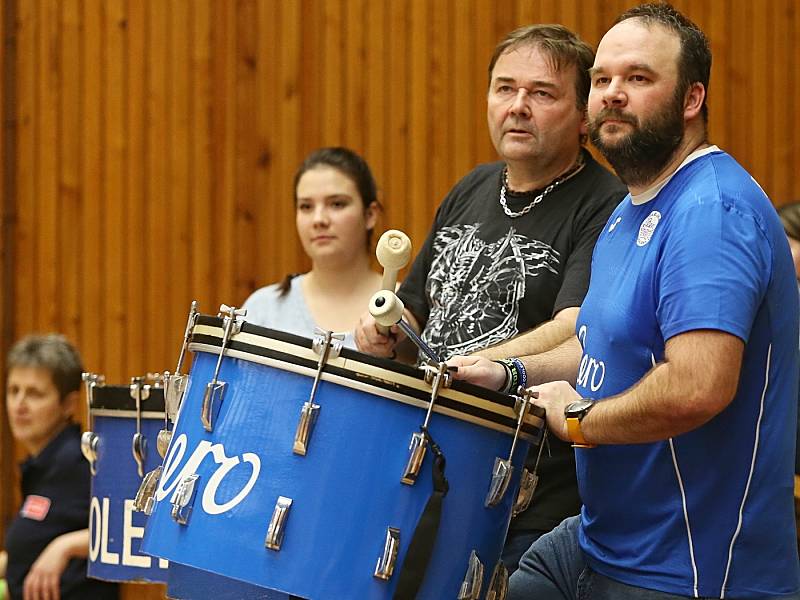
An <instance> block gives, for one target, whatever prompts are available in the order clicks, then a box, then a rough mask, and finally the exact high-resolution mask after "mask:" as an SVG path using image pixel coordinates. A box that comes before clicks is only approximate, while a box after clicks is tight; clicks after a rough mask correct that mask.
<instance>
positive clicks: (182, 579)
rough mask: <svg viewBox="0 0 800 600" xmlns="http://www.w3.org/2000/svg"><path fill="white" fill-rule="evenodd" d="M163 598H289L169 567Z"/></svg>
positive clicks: (258, 599) (211, 574) (258, 588)
mask: <svg viewBox="0 0 800 600" xmlns="http://www.w3.org/2000/svg"><path fill="white" fill-rule="evenodd" d="M167 598H169V599H170V600H206V599H207V598H213V599H214V600H289V596H287V595H286V594H282V593H280V592H275V591H272V590H268V589H265V588H262V587H257V586H255V585H251V584H249V583H244V582H242V581H237V580H235V579H228V578H227V577H222V576H221V575H216V574H215V573H209V572H208V571H200V570H198V569H193V568H191V567H187V566H185V565H182V564H180V563H175V562H173V563H170V565H169V582H168V584H167Z"/></svg>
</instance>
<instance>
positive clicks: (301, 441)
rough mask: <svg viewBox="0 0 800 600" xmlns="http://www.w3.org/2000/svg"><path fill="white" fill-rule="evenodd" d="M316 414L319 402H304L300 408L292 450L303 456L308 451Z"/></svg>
mask: <svg viewBox="0 0 800 600" xmlns="http://www.w3.org/2000/svg"><path fill="white" fill-rule="evenodd" d="M318 414H319V404H314V403H312V402H305V403H304V404H303V408H302V409H300V422H299V423H297V431H296V432H295V434H294V448H293V451H294V453H295V454H299V455H300V456H305V455H306V452H308V442H309V438H310V437H311V433H312V431H313V430H314V424H315V423H316V422H317V416H318Z"/></svg>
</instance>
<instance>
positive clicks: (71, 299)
mask: <svg viewBox="0 0 800 600" xmlns="http://www.w3.org/2000/svg"><path fill="white" fill-rule="evenodd" d="M81 22H82V18H81V8H80V4H79V1H78V0H67V1H65V2H63V3H62V5H61V40H60V44H59V50H58V52H59V56H61V69H62V71H63V75H62V77H61V94H60V103H59V108H58V113H59V136H58V137H59V139H58V140H57V141H56V142H57V144H58V147H59V164H58V173H59V175H58V187H59V195H60V197H61V213H62V215H69V217H68V218H69V220H70V222H71V224H72V226H73V227H72V231H65V232H63V234H62V235H61V243H60V246H59V248H58V251H59V253H60V256H61V260H62V276H61V289H60V292H59V301H60V304H61V307H62V308H61V309H60V312H61V318H62V325H61V330H62V331H63V332H64V334H65V335H66V336H67V337H68V338H69V339H71V340H79V339H80V331H81V329H80V328H81V320H82V319H83V318H84V315H83V307H82V306H81V298H80V292H81V280H82V279H83V273H82V271H81V256H82V255H83V236H81V235H78V233H77V230H78V229H79V228H80V225H81V223H82V219H83V213H84V207H83V197H82V194H81V185H80V184H81V126H80V123H81V74H82V67H83V63H82V58H83V57H82V56H81V39H82V36H81V31H80V29H81Z"/></svg>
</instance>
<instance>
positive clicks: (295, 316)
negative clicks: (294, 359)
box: [243, 275, 356, 350]
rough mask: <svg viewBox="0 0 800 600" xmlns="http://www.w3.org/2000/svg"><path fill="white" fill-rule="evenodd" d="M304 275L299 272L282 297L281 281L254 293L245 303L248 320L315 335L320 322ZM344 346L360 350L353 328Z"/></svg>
mask: <svg viewBox="0 0 800 600" xmlns="http://www.w3.org/2000/svg"><path fill="white" fill-rule="evenodd" d="M304 277H305V275H298V276H297V277H294V278H292V281H291V282H290V286H289V291H288V292H286V295H285V296H283V297H281V296H280V291H279V290H278V285H279V284H277V283H274V284H272V285H268V286H266V287H262V288H260V289H258V290H256V291H255V292H253V293H252V294H251V295H250V297H249V298H248V299H247V300H245V302H244V305H243V308H246V309H247V315H246V316H245V317H244V320H245V321H247V322H248V323H253V324H254V325H261V326H262V327H269V328H270V329H277V330H279V331H285V332H287V333H293V334H295V335H301V336H303V337H307V338H313V337H314V329H315V328H316V327H318V325H317V324H316V323H315V322H314V318H313V317H312V316H311V311H310V310H308V305H307V304H306V299H305V296H304V295H303V285H302V281H303V278H304ZM344 346H345V348H352V349H353V350H355V349H356V342H355V339H354V338H353V332H352V331H348V332H346V334H345V339H344Z"/></svg>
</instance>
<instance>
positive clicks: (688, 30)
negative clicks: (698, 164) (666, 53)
mask: <svg viewBox="0 0 800 600" xmlns="http://www.w3.org/2000/svg"><path fill="white" fill-rule="evenodd" d="M628 19H639V20H641V21H642V22H643V23H644V24H645V25H648V26H649V25H652V24H657V25H661V26H662V27H664V28H665V29H668V30H669V31H671V32H673V33H674V34H675V35H677V36H678V40H679V41H680V45H681V53H680V56H679V57H678V89H677V90H676V93H677V94H678V95H679V96H681V97H682V96H684V95H685V94H686V91H687V90H688V89H689V88H690V87H691V86H692V84H694V83H701V84H703V87H704V88H705V90H706V97H705V98H703V105H702V107H701V114H702V117H703V122H705V123H707V122H708V105H707V104H706V99H707V98H708V82H709V80H710V78H711V48H710V46H709V44H708V38H706V35H705V34H704V33H703V31H702V30H701V29H700V28H699V27H698V26H697V25H696V24H695V23H693V22H692V21H691V20H689V18H687V17H686V15H684V14H683V13H681V12H679V11H678V10H676V9H675V8H674V7H673V6H671V5H670V4H667V3H666V2H656V3H651V4H641V5H639V6H634V7H633V8H631V9H628V10H626V11H625V12H624V13H622V14H621V15H620V16H619V17H617V20H616V21H614V25H617V24H618V23H622V22H623V21H627V20H628Z"/></svg>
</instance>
